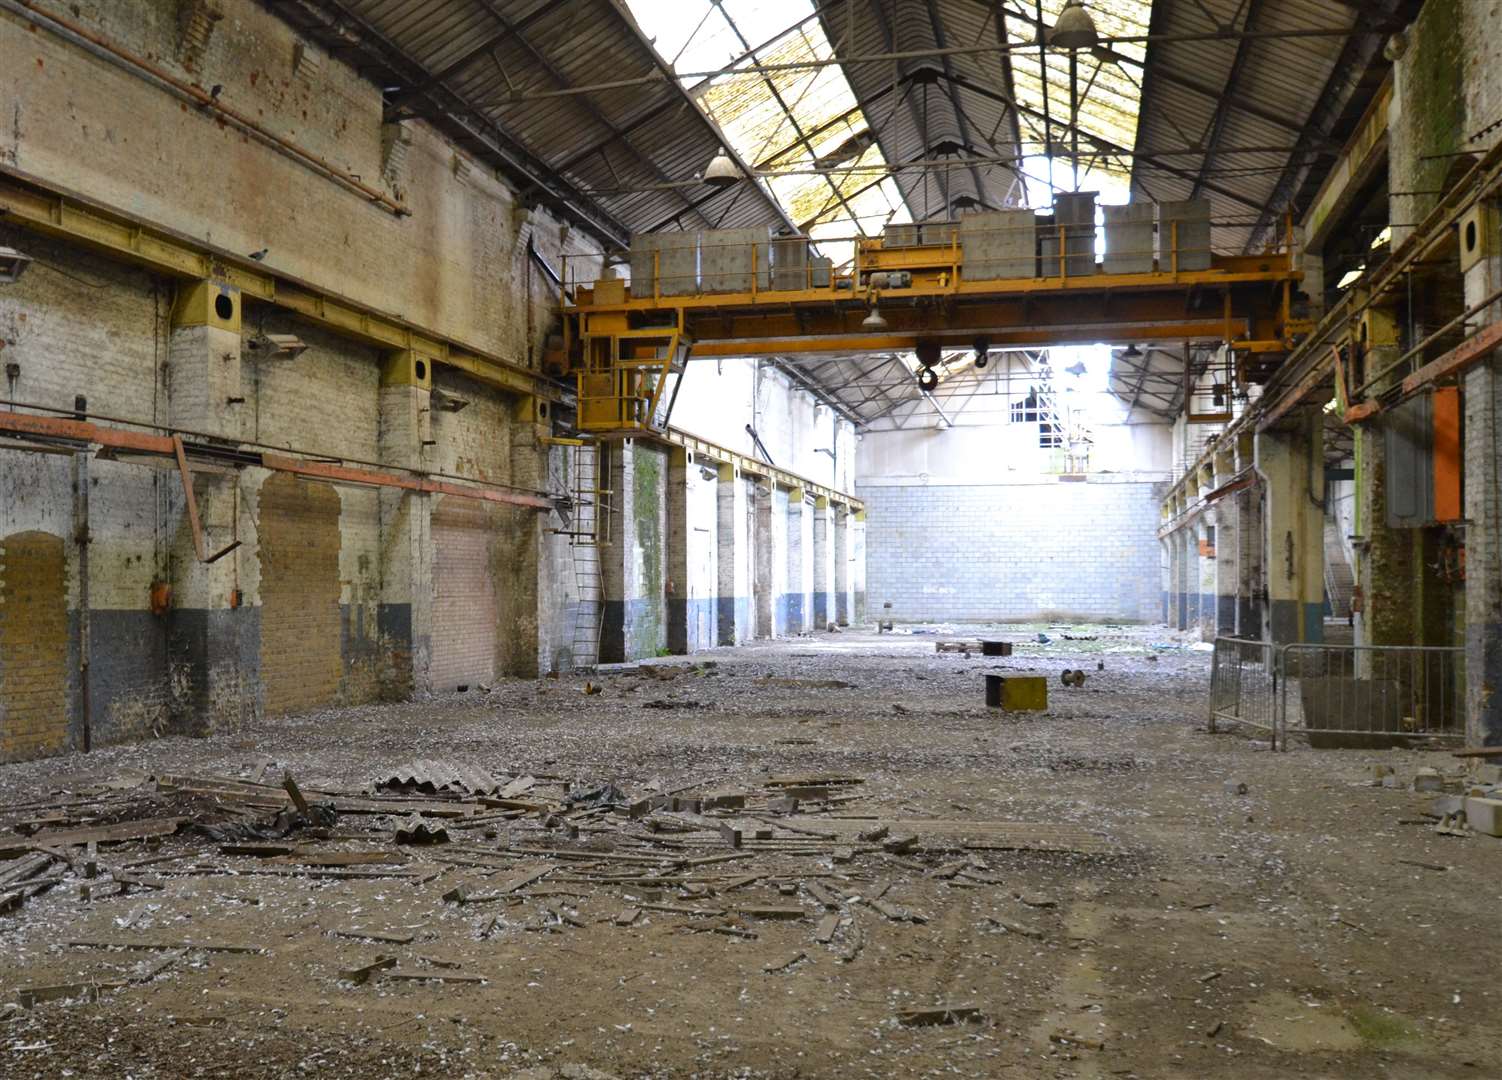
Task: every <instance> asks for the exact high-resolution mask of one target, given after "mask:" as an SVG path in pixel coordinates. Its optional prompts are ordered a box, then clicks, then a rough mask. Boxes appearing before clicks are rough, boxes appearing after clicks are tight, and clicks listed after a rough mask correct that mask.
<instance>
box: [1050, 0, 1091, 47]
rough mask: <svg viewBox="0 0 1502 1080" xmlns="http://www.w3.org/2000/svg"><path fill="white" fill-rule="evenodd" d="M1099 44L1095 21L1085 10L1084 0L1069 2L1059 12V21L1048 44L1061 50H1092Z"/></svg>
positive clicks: (1070, 0)
mask: <svg viewBox="0 0 1502 1080" xmlns="http://www.w3.org/2000/svg"><path fill="white" fill-rule="evenodd" d="M1099 42H1100V34H1099V33H1098V32H1097V31H1096V29H1095V20H1094V19H1092V18H1091V17H1090V12H1089V11H1087V10H1085V5H1084V2H1083V0H1069V2H1068V3H1067V4H1065V5H1064V10H1063V11H1061V12H1059V21H1058V22H1056V23H1054V27H1053V33H1052V34H1050V35H1049V36H1048V43H1049V44H1050V45H1054V46H1056V47H1058V48H1060V49H1090V48H1094V47H1095V45H1096V44H1098V43H1099Z"/></svg>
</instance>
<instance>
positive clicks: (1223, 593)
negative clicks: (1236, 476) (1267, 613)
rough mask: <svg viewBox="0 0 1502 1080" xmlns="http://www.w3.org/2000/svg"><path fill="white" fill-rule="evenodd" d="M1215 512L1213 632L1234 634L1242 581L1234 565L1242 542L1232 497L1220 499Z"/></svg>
mask: <svg viewBox="0 0 1502 1080" xmlns="http://www.w3.org/2000/svg"><path fill="white" fill-rule="evenodd" d="M1236 494H1237V495H1239V494H1241V492H1237V493H1236ZM1232 498H1234V496H1233V497H1232ZM1214 513H1215V633H1216V635H1222V634H1223V635H1225V636H1226V637H1233V636H1235V633H1236V596H1237V592H1238V589H1239V587H1240V583H1241V579H1240V575H1239V573H1238V567H1237V563H1238V561H1239V560H1238V556H1239V555H1240V553H1241V544H1240V536H1239V534H1238V533H1237V524H1238V523H1237V515H1236V505H1235V503H1234V502H1232V499H1231V498H1224V499H1221V501H1220V502H1219V503H1217V504H1216V506H1215V511H1214Z"/></svg>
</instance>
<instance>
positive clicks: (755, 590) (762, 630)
mask: <svg viewBox="0 0 1502 1080" xmlns="http://www.w3.org/2000/svg"><path fill="white" fill-rule="evenodd" d="M772 486H773V485H772V482H771V481H770V480H765V481H761V482H758V483H755V484H753V485H751V498H752V521H753V524H754V526H755V527H754V529H753V535H754V537H755V539H756V542H755V543H754V544H753V545H752V547H753V549H754V558H753V560H752V561H753V566H752V575H751V581H752V584H751V597H752V602H753V605H754V607H755V611H756V636H757V637H758V638H770V637H773V636H775V635H776V629H775V628H774V624H773V614H772V613H773V611H774V609H775V608H776V606H777V597H776V588H777V587H776V584H775V583H774V582H773V580H772V577H773V574H772V561H773V560H772V556H773V544H772Z"/></svg>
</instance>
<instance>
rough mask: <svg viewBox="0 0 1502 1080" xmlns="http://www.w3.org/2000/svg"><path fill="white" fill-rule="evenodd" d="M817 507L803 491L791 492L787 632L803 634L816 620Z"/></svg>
mask: <svg viewBox="0 0 1502 1080" xmlns="http://www.w3.org/2000/svg"><path fill="white" fill-rule="evenodd" d="M812 511H813V508H812V507H811V506H809V505H808V503H807V502H806V501H805V500H804V495H803V489H802V488H793V489H792V490H791V491H789V492H788V523H787V631H786V632H787V633H789V634H801V633H803V632H805V631H806V630H808V628H809V627H810V626H811V625H812V623H811V620H812V618H813V597H812V593H813V565H814V562H813V513H812Z"/></svg>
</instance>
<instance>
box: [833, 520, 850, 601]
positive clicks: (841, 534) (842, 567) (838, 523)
mask: <svg viewBox="0 0 1502 1080" xmlns="http://www.w3.org/2000/svg"><path fill="white" fill-rule="evenodd" d="M834 621H835V622H837V623H838V624H839V625H841V626H849V625H850V508H849V507H848V506H836V507H835V508H834Z"/></svg>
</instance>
